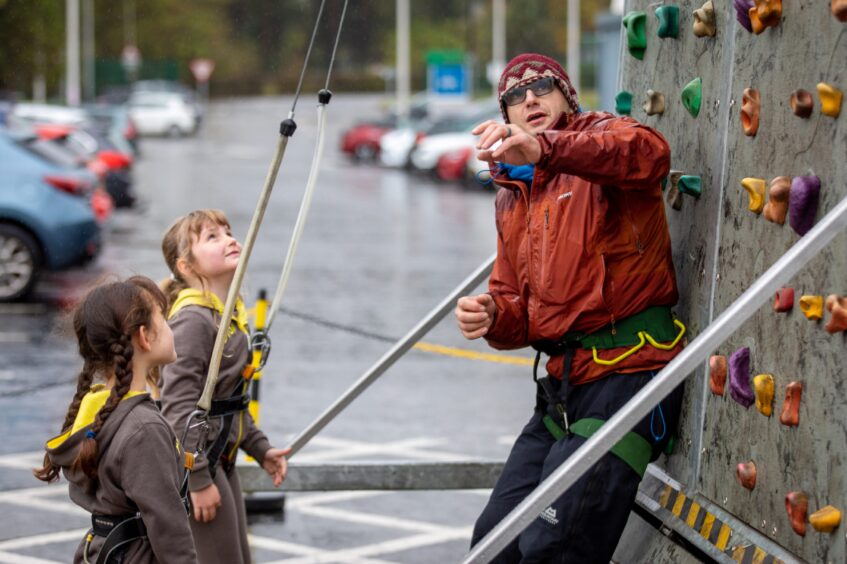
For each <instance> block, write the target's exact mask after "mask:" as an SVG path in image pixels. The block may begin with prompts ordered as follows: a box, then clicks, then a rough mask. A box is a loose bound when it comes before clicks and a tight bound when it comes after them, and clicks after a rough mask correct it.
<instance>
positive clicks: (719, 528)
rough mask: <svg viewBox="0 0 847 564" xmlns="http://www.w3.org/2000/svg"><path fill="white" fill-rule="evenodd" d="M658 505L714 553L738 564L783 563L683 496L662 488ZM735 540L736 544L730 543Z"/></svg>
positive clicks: (682, 493) (680, 492)
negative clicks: (708, 544) (706, 544)
mask: <svg viewBox="0 0 847 564" xmlns="http://www.w3.org/2000/svg"><path fill="white" fill-rule="evenodd" d="M657 501H658V502H659V505H661V506H662V507H663V508H665V509H666V510H668V511H670V512H671V513H673V515H674V516H675V517H676V518H677V519H679V520H680V521H682V522H683V523H685V524H686V525H687V526H688V527H690V528H691V529H693V530H694V531H695V532H696V533H698V534H699V535H700V536H701V537H703V538H704V539H705V540H707V541H708V542H709V543H711V544H713V545H714V546H715V547H716V548H717V549H718V550H720V551H721V552H723V553H725V554H727V555H729V556H730V557H731V558H732V559H733V560H734V561H735V562H740V563H741V564H784V562H783V560H781V559H780V558H778V557H776V556H774V555H773V554H769V553H768V552H767V551H766V550H765V549H763V548H762V547H760V546H758V545H756V544H755V543H752V542H750V541H749V540H747V539H744V538H742V537H741V535H737V534H736V533H735V531H733V529H732V527H731V526H729V525H728V524H727V523H724V522H723V521H722V520H721V519H720V518H718V517H717V516H716V515H715V514H714V513H712V512H710V511H709V510H707V509H706V508H705V507H701V506H700V504H698V503H697V502H696V501H694V500H693V499H692V498H690V497H688V496H686V495H685V493H684V492H682V491H680V490H677V489H676V488H674V487H673V486H670V485H665V486H664V488H662V489H661V490H660V492H659V498H658V499H657ZM733 537H737V541H738V542H737V543H732V542H730V541H732V540H733Z"/></svg>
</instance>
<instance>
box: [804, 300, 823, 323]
mask: <svg viewBox="0 0 847 564" xmlns="http://www.w3.org/2000/svg"><path fill="white" fill-rule="evenodd" d="M800 311H802V312H803V315H805V316H806V317H807V318H808V319H812V320H814V321H817V320H819V319H823V296H802V297H801V298H800Z"/></svg>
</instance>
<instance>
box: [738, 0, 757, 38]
mask: <svg viewBox="0 0 847 564" xmlns="http://www.w3.org/2000/svg"><path fill="white" fill-rule="evenodd" d="M752 7H753V0H735V18H736V19H737V20H738V23H740V24H741V25H742V26H744V29H746V30H747V31H749V32H750V33H753V24H752V23H751V22H750V8H752Z"/></svg>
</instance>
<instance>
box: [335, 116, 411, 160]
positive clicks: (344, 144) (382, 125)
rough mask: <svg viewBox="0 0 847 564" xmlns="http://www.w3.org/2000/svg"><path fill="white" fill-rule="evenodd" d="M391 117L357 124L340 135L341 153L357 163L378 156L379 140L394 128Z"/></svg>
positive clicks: (393, 120)
mask: <svg viewBox="0 0 847 564" xmlns="http://www.w3.org/2000/svg"><path fill="white" fill-rule="evenodd" d="M396 123H397V122H396V119H395V118H392V117H388V118H383V119H381V120H372V121H363V122H360V123H357V124H356V125H354V126H353V127H351V128H350V129H348V130H347V131H345V132H344V133H343V134H342V135H341V152H343V153H345V154H346V155H348V156H350V157H352V158H353V159H356V160H358V161H373V160H375V159H376V158H377V157H378V156H379V147H380V139H381V138H382V136H383V135H385V134H386V133H388V132H389V131H391V129H393V128H394V127H395V126H396Z"/></svg>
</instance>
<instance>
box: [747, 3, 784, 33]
mask: <svg viewBox="0 0 847 564" xmlns="http://www.w3.org/2000/svg"><path fill="white" fill-rule="evenodd" d="M753 1H754V3H755V5H754V6H753V7H752V8H750V23H751V24H752V26H753V33H755V34H756V35H759V34H760V33H762V32H763V31H765V28H768V27H776V26H778V25H779V21H780V20H781V19H782V0H753Z"/></svg>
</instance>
